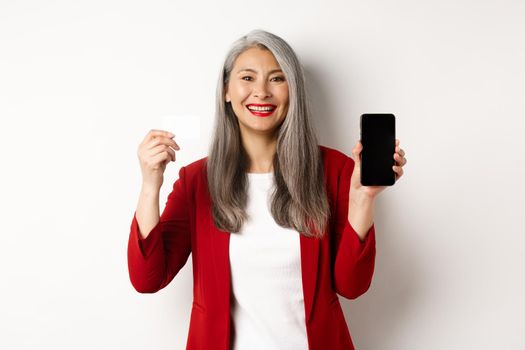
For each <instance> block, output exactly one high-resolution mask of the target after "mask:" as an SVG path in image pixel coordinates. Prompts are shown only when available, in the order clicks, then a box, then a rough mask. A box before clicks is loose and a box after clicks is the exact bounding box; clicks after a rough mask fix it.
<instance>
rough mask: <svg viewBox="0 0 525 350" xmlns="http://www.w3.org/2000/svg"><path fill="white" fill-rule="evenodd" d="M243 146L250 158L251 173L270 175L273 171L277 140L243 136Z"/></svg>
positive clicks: (257, 136) (258, 136) (266, 137)
mask: <svg viewBox="0 0 525 350" xmlns="http://www.w3.org/2000/svg"><path fill="white" fill-rule="evenodd" d="M242 144H243V146H244V149H245V150H246V153H247V154H248V157H249V158H250V166H249V167H248V172H249V173H270V172H272V171H273V156H274V154H275V152H276V149H277V139H276V138H275V137H268V136H267V135H250V136H249V137H246V136H242Z"/></svg>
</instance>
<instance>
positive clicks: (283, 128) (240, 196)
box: [206, 29, 330, 238]
mask: <svg viewBox="0 0 525 350" xmlns="http://www.w3.org/2000/svg"><path fill="white" fill-rule="evenodd" d="M252 47H259V48H262V49H265V50H269V51H270V52H271V53H272V54H273V56H274V57H275V59H276V60H277V62H278V64H279V66H280V68H281V69H282V70H283V73H284V75H285V79H286V80H287V81H288V89H289V108H288V113H287V115H286V117H285V118H284V121H283V123H282V124H281V125H280V127H279V129H278V132H277V142H276V152H275V154H274V157H273V171H274V179H275V186H274V187H273V191H272V194H271V198H272V200H271V214H272V216H273V218H274V220H275V222H276V223H277V224H278V225H280V226H281V227H286V228H292V229H295V230H296V231H298V232H299V233H301V234H304V235H305V236H308V237H318V238H320V237H322V236H323V235H324V231H325V230H326V228H327V224H328V219H329V218H330V206H329V203H328V198H327V194H326V188H325V180H324V170H323V169H324V168H323V160H322V157H321V153H320V150H319V146H318V143H317V137H316V135H315V132H314V130H313V128H312V126H311V124H310V123H311V121H310V118H311V116H310V113H311V112H310V107H309V105H308V96H307V93H306V87H305V78H304V73H303V68H302V66H301V63H300V62H299V60H298V58H297V56H296V54H295V52H294V51H293V49H292V48H291V47H290V45H288V43H286V41H284V40H283V39H282V38H280V37H279V36H277V35H274V34H272V33H269V32H267V31H264V30H260V29H256V30H252V31H251V32H249V33H248V34H246V35H244V36H242V37H241V38H239V39H238V40H236V41H235V42H234V43H233V44H232V46H231V47H230V50H229V51H228V53H227V55H226V58H225V61H224V64H223V66H222V68H221V71H220V74H219V75H220V76H219V81H218V84H217V96H216V104H217V106H216V112H215V127H214V133H213V136H212V142H211V144H210V149H209V153H208V158H207V164H206V168H207V170H206V171H207V176H208V188H209V192H210V197H211V199H212V216H213V220H214V223H215V225H216V227H217V228H218V229H220V230H223V231H227V232H232V233H236V232H239V231H240V229H241V227H242V225H243V223H244V221H245V220H246V219H247V217H248V216H247V213H246V211H245V208H246V204H247V199H248V196H247V183H248V175H246V172H247V171H248V167H249V162H250V160H249V157H248V155H247V153H246V150H245V149H244V147H243V145H242V142H241V134H240V129H239V121H238V120H237V118H236V116H235V113H234V111H233V108H232V106H231V103H229V102H228V103H227V102H226V101H225V87H226V86H227V84H228V82H229V79H230V73H231V71H232V69H233V66H234V63H235V60H236V59H237V57H238V56H239V55H240V54H241V53H242V52H244V51H245V50H247V49H249V48H252Z"/></svg>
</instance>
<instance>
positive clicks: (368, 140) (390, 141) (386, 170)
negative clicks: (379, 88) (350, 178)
mask: <svg viewBox="0 0 525 350" xmlns="http://www.w3.org/2000/svg"><path fill="white" fill-rule="evenodd" d="M395 124H396V122H395V116H394V115H393V114H371V113H368V114H363V115H361V144H362V145H363V149H362V151H361V185H363V186H391V185H393V184H394V183H395V174H396V173H395V172H394V170H393V169H392V166H393V165H395V159H394V153H395V148H396V132H395Z"/></svg>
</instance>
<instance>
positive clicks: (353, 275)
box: [332, 157, 376, 299]
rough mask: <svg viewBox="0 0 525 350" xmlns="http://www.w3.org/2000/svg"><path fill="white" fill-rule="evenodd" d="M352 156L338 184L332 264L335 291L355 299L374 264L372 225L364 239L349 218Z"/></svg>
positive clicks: (365, 285)
mask: <svg viewBox="0 0 525 350" xmlns="http://www.w3.org/2000/svg"><path fill="white" fill-rule="evenodd" d="M354 164H355V163H354V160H353V159H352V158H350V157H347V159H346V161H345V163H344V166H343V170H342V172H341V174H340V177H339V182H338V187H337V204H336V224H335V235H334V237H333V240H334V242H332V244H333V251H334V255H335V262H334V266H333V276H334V286H335V291H336V292H337V293H338V294H339V295H341V296H343V297H345V298H347V299H355V298H357V297H358V296H360V295H362V294H364V293H365V292H366V291H367V290H368V288H369V287H370V284H371V282H372V276H373V273H374V264H375V255H376V247H375V227H374V224H372V226H371V227H370V229H369V230H368V232H367V235H366V237H365V239H364V241H361V239H360V238H359V236H358V235H357V233H356V231H355V230H354V228H353V227H352V225H350V222H349V221H348V200H349V190H350V179H351V177H352V172H353V169H354Z"/></svg>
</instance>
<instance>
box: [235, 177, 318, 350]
mask: <svg viewBox="0 0 525 350" xmlns="http://www.w3.org/2000/svg"><path fill="white" fill-rule="evenodd" d="M273 177H274V176H273V173H248V179H249V189H248V205H247V214H248V215H249V219H248V220H247V221H246V222H245V224H244V225H243V227H242V229H241V231H240V232H238V233H231V234H230V250H229V251H230V253H229V254H230V269H231V277H232V300H231V309H230V312H231V316H232V320H233V325H234V330H235V335H234V336H233V337H232V344H233V350H257V349H264V350H272V349H283V350H284V349H286V350H296V349H297V350H299V349H300V350H304V349H308V340H307V336H306V324H305V310H304V297H303V284H302V277H301V251H300V243H299V238H300V236H299V235H300V233H299V232H297V231H296V230H293V229H288V228H282V227H280V226H278V225H277V224H276V223H275V221H274V219H273V217H272V215H271V213H270V205H271V204H270V194H271V190H272V186H273Z"/></svg>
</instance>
